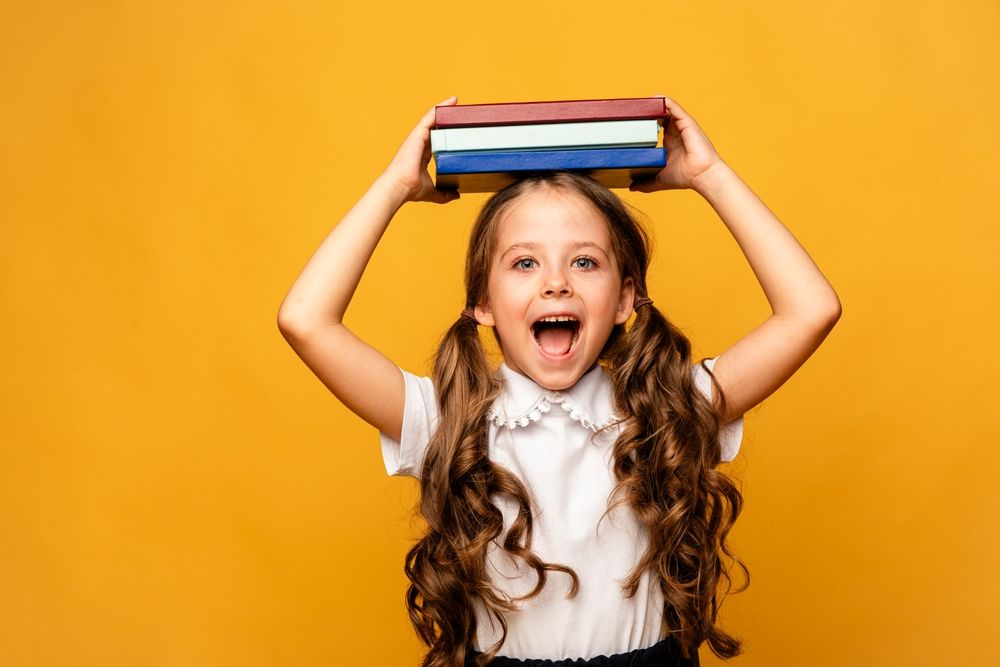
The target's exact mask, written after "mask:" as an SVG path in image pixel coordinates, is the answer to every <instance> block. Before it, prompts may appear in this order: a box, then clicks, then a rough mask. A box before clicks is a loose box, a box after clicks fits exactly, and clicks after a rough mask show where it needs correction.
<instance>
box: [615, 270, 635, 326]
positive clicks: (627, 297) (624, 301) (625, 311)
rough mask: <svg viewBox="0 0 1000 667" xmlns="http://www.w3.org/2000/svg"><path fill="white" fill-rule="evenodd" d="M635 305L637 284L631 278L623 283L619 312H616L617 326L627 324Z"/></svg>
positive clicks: (619, 299)
mask: <svg viewBox="0 0 1000 667" xmlns="http://www.w3.org/2000/svg"><path fill="white" fill-rule="evenodd" d="M634 303H635V283H634V282H632V279H631V278H626V279H625V280H623V281H622V291H621V294H620V295H619V298H618V310H617V311H616V312H615V324H625V323H626V322H628V318H630V317H632V312H633V308H632V306H633V304H634Z"/></svg>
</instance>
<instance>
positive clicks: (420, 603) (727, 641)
mask: <svg viewBox="0 0 1000 667" xmlns="http://www.w3.org/2000/svg"><path fill="white" fill-rule="evenodd" d="M546 186H548V187H553V188H561V189H564V190H566V191H569V192H574V193H577V194H579V195H582V196H583V197H585V198H586V199H587V200H589V201H590V202H591V203H592V204H593V205H594V206H595V207H596V208H597V210H598V211H600V213H601V214H602V215H603V216H604V217H605V218H606V219H607V221H608V228H609V232H610V236H611V240H612V246H613V249H614V252H615V255H616V257H617V258H618V262H619V264H620V269H621V276H622V279H623V280H624V279H625V278H629V277H631V278H632V280H633V281H634V283H635V294H636V299H639V298H641V297H645V296H647V291H646V271H647V269H648V266H649V238H648V236H647V234H646V232H645V231H644V230H643V228H642V227H641V226H640V225H639V224H638V223H637V222H636V221H635V219H634V218H633V216H632V215H631V214H630V213H629V211H628V210H627V208H626V207H625V204H624V203H623V202H622V201H621V200H620V199H619V198H618V197H617V196H616V195H615V194H614V193H612V192H611V191H609V190H608V189H607V188H605V187H603V186H602V185H600V184H598V183H597V182H595V181H594V180H592V179H590V178H588V177H586V176H582V175H579V174H574V173H570V172H545V173H533V174H528V175H526V176H525V177H523V178H521V179H519V180H517V181H515V182H514V183H512V184H511V185H509V186H507V187H506V188H504V189H502V190H500V191H498V192H497V193H496V194H494V195H493V196H492V197H491V198H490V199H489V200H487V202H486V203H485V204H484V205H483V208H482V210H481V211H480V213H479V216H478V217H477V219H476V222H475V224H474V226H473V229H472V234H471V236H470V239H469V250H468V254H467V256H466V265H465V288H466V297H465V300H466V307H467V308H472V307H474V306H475V305H476V304H478V303H480V302H481V301H483V300H484V297H486V293H487V288H486V286H487V278H488V274H489V267H490V262H491V259H492V256H493V251H494V245H495V238H496V228H497V225H498V223H499V220H500V219H501V217H502V215H503V213H504V212H505V211H506V209H507V208H508V206H509V205H510V204H511V203H512V202H513V201H515V200H516V199H517V198H518V197H520V196H522V195H524V194H526V193H528V192H530V191H533V190H535V189H537V188H540V187H546ZM494 333H495V330H494ZM601 361H602V363H603V364H604V365H605V366H606V367H607V369H608V371H609V373H610V376H611V380H612V384H613V392H614V400H615V407H616V408H617V411H618V413H619V414H620V415H624V419H623V421H622V422H620V424H619V426H618V427H619V428H621V434H620V435H619V437H618V438H617V440H616V441H615V444H614V446H613V450H612V453H613V468H614V474H615V477H616V479H617V485H616V487H615V490H614V492H613V493H612V499H611V501H610V502H609V507H608V512H610V511H611V509H613V508H614V507H616V506H618V505H623V504H626V503H627V504H628V505H630V506H631V508H632V509H633V511H634V512H635V514H636V516H637V517H638V518H639V520H640V521H641V522H642V523H643V525H644V526H645V527H646V529H647V530H648V531H649V535H650V544H649V548H648V549H647V551H646V552H645V554H643V556H642V558H641V560H640V562H639V563H638V565H637V566H636V568H635V570H634V571H633V572H632V573H631V575H630V577H629V578H628V579H627V580H626V581H625V582H624V584H623V588H624V593H625V595H627V596H629V597H631V596H632V595H635V593H636V591H637V588H638V585H639V580H640V578H641V576H642V574H643V573H644V572H645V571H647V570H652V571H654V572H655V573H656V574H657V575H658V576H659V581H660V589H661V590H662V592H663V596H664V609H663V613H664V622H665V624H666V627H667V630H668V631H669V632H670V634H671V635H672V636H673V637H675V638H676V639H677V641H678V642H679V644H680V646H681V648H682V650H683V652H684V654H685V656H688V657H690V656H691V654H693V653H694V652H696V651H697V649H698V646H700V645H701V644H702V643H703V642H706V641H707V642H708V645H709V647H710V648H711V650H712V652H713V653H715V654H716V655H717V656H719V657H722V658H731V657H733V656H735V655H737V654H739V653H740V649H741V642H740V641H739V640H738V639H737V638H735V637H733V636H731V635H729V634H728V633H726V632H725V631H723V630H722V629H721V628H720V627H718V625H717V616H718V611H719V606H720V605H721V604H722V600H723V599H724V598H725V596H726V595H727V594H728V593H730V592H739V591H742V590H745V588H746V586H747V585H748V584H749V572H748V570H747V568H746V566H745V565H744V564H743V562H742V561H740V560H739V559H737V558H736V557H735V555H734V554H733V552H732V551H731V549H730V548H729V546H728V545H727V543H726V537H727V535H728V534H729V531H730V529H731V528H732V526H733V524H734V522H735V521H736V518H737V517H738V516H739V513H740V510H741V508H742V503H743V498H742V495H741V493H740V491H739V489H738V488H737V487H736V485H735V484H734V483H733V482H732V480H730V479H729V478H728V477H727V476H726V475H725V474H723V473H721V472H719V471H718V470H716V466H717V465H718V464H719V462H720V457H721V452H720V447H719V427H720V424H719V418H718V414H717V413H716V411H715V409H713V407H712V405H711V403H710V402H709V401H708V399H706V398H705V397H704V395H703V394H702V393H701V392H700V391H698V390H697V389H696V388H695V386H694V383H693V378H692V376H691V345H690V342H689V341H688V339H687V338H686V337H685V335H684V334H683V333H682V332H681V331H680V330H679V329H678V328H676V327H674V326H673V325H672V324H671V323H670V322H669V321H668V320H667V319H666V318H665V317H664V316H663V315H662V314H661V313H660V311H658V310H657V309H656V308H655V307H654V306H653V305H652V304H650V305H646V306H643V307H641V308H639V309H637V310H636V316H635V319H634V321H633V323H632V325H631V327H629V328H628V330H627V331H626V327H625V325H617V326H615V328H614V329H613V331H612V333H611V336H610V337H609V339H608V342H607V344H606V345H605V347H604V350H603V351H602V354H601ZM702 367H703V368H705V370H706V372H708V374H709V376H710V377H711V381H712V384H713V385H714V387H715V394H716V395H717V396H718V400H719V402H720V406H721V408H720V410H722V411H723V412H724V409H725V397H724V396H723V394H722V390H721V387H720V386H719V384H718V382H717V381H716V380H715V378H714V376H712V374H711V371H710V370H709V369H708V368H707V367H706V366H705V364H704V361H702ZM433 380H434V385H435V389H436V393H437V400H438V412H439V415H438V425H437V428H436V430H435V432H434V434H433V435H432V437H431V440H430V443H429V445H428V449H427V453H426V455H425V458H424V463H423V469H422V474H421V480H420V500H419V505H418V509H419V512H420V514H421V515H422V516H423V518H424V519H425V521H426V523H427V531H426V533H425V534H424V536H423V537H422V538H421V539H420V540H419V541H418V542H417V543H416V544H415V545H414V546H413V548H411V549H410V551H409V553H408V554H407V557H406V568H405V569H406V576H407V577H408V578H409V580H410V586H409V589H408V591H407V596H406V601H407V609H408V611H409V615H410V621H411V622H412V623H413V626H414V627H415V628H416V631H417V634H418V635H419V637H420V638H421V640H422V641H423V642H424V643H426V644H427V645H428V646H429V647H430V650H429V652H428V654H427V656H426V657H425V658H424V661H423V665H424V667H460V666H461V665H463V664H464V661H465V658H466V653H467V651H468V650H469V647H470V646H471V642H472V639H473V637H474V636H475V631H476V618H475V615H474V610H473V602H474V601H478V602H480V603H481V604H482V605H483V606H484V608H485V609H486V610H487V612H488V613H489V614H490V615H491V616H492V617H493V618H494V619H496V621H497V622H498V623H499V625H500V627H501V630H502V635H501V638H500V640H499V641H498V642H497V643H496V644H495V645H493V646H491V647H488V648H487V647H483V648H484V654H483V655H482V656H480V658H479V659H478V661H477V662H478V664H480V665H483V664H485V663H486V662H487V661H488V660H490V659H491V658H492V657H493V656H495V655H496V653H497V651H499V649H500V646H501V645H502V644H503V641H504V639H505V638H506V634H507V625H506V623H505V621H504V618H503V612H505V611H514V610H515V605H514V603H515V602H516V601H518V600H523V599H527V598H531V597H533V596H535V595H537V594H538V593H539V592H540V591H541V590H542V588H544V586H545V583H546V575H547V573H548V572H551V571H558V572H563V573H565V574H568V575H569V576H570V577H571V578H572V588H571V591H570V595H571V596H572V595H575V594H576V591H577V586H578V580H577V577H576V574H575V573H574V572H573V571H572V569H570V568H568V567H566V566H564V565H559V564H555V563H546V562H544V561H542V560H541V559H540V558H539V557H538V556H537V555H536V554H535V553H534V552H533V551H532V550H531V535H532V515H531V505H530V500H529V498H530V496H529V493H528V490H527V489H526V488H525V487H524V485H523V484H522V483H521V481H520V480H519V479H518V478H517V477H516V476H515V475H513V474H512V473H511V472H510V471H508V470H506V469H504V468H503V467H501V466H499V465H497V464H496V463H494V462H493V461H491V460H490V458H489V454H488V431H487V426H488V422H487V419H486V413H487V411H488V410H489V408H490V406H491V405H492V403H493V400H494V399H495V398H496V396H497V395H498V394H499V392H500V390H501V386H502V385H501V382H502V381H501V379H500V376H499V375H498V374H497V372H496V371H495V370H494V369H492V368H491V367H490V365H489V363H488V362H487V357H486V353H485V350H484V348H483V346H482V343H481V341H480V339H479V333H478V329H477V324H476V322H475V320H473V319H471V318H468V317H462V316H460V317H459V318H458V319H457V320H456V321H455V323H454V324H452V326H451V328H450V329H449V330H448V331H447V333H446V334H445V335H444V338H443V339H442V342H441V345H440V347H439V348H438V351H437V354H436V356H435V361H434V371H433ZM492 494H506V495H507V496H509V497H510V498H512V499H513V500H514V501H516V503H517V505H518V507H519V511H518V516H517V518H516V520H515V521H514V523H513V525H512V526H511V528H510V530H508V531H507V533H506V534H505V535H503V536H502V537H501V533H502V532H503V517H502V514H501V512H500V510H499V508H497V507H496V506H495V505H494V504H493V503H492V502H491V500H490V496H491V495H492ZM498 539H500V540H502V541H500V542H499V545H500V547H501V548H502V549H504V550H505V551H506V552H507V553H508V554H509V555H511V556H512V557H516V558H520V559H521V560H522V561H523V562H524V563H525V564H526V565H527V566H528V567H529V568H531V569H533V570H534V572H535V574H536V575H537V585H536V586H535V588H534V590H532V591H530V592H529V593H527V594H526V595H525V596H523V597H521V598H517V599H515V600H510V599H508V598H507V596H505V595H504V594H502V593H499V592H498V591H497V590H496V589H494V588H493V586H492V583H491V581H490V578H489V576H488V574H487V570H486V553H487V547H488V545H489V544H490V543H491V542H492V541H494V540H498ZM724 559H729V560H732V561H733V562H734V563H735V564H736V565H738V566H739V567H740V568H741V569H742V571H743V574H744V577H745V583H744V585H743V586H742V587H740V588H739V589H737V590H736V591H731V588H732V580H731V578H730V575H729V572H728V571H727V569H726V567H725V561H724Z"/></svg>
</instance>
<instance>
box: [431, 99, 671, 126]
mask: <svg viewBox="0 0 1000 667" xmlns="http://www.w3.org/2000/svg"><path fill="white" fill-rule="evenodd" d="M666 115H667V108H666V106H665V105H664V104H663V98H662V97H622V98H618V99H610V100H561V101H554V102H507V103H502V104H455V105H451V106H438V107H435V109H434V126H435V127H436V128H443V127H470V126H481V125H527V124H529V123H576V122H586V121H599V120H643V119H650V118H664V117H665V116H666Z"/></svg>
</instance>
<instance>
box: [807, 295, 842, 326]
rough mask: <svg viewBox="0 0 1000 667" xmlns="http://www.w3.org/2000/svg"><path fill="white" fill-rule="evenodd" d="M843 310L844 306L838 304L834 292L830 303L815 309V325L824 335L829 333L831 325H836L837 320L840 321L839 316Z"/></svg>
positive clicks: (838, 300) (838, 301)
mask: <svg viewBox="0 0 1000 667" xmlns="http://www.w3.org/2000/svg"><path fill="white" fill-rule="evenodd" d="M843 312H844V308H843V306H841V305H840V299H838V298H837V295H836V294H835V295H834V296H833V301H832V302H831V303H829V304H828V305H826V306H824V307H823V308H818V309H817V310H816V315H815V316H814V317H813V322H814V324H815V326H816V327H817V328H819V329H820V330H821V331H822V332H823V334H824V335H826V334H828V333H830V331H831V330H832V329H833V327H835V326H836V325H837V322H838V321H840V316H841V315H842V314H843Z"/></svg>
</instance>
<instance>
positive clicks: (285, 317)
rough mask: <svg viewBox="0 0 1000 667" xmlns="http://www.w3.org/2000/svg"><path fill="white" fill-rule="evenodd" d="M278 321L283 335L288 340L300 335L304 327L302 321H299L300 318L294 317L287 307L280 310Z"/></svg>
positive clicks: (279, 329)
mask: <svg viewBox="0 0 1000 667" xmlns="http://www.w3.org/2000/svg"><path fill="white" fill-rule="evenodd" d="M277 323H278V331H280V332H281V335H282V336H284V337H285V339H288V340H290V339H292V338H295V337H298V336H299V335H300V333H301V332H302V330H303V329H304V327H303V326H302V323H301V322H299V320H298V319H296V318H294V317H292V316H291V314H289V312H288V311H287V310H285V309H279V310H278V317H277Z"/></svg>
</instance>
